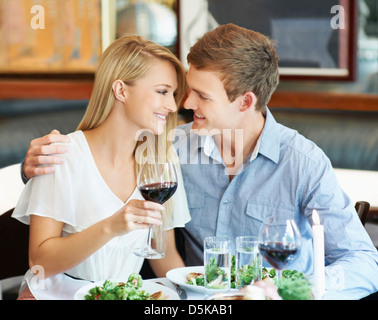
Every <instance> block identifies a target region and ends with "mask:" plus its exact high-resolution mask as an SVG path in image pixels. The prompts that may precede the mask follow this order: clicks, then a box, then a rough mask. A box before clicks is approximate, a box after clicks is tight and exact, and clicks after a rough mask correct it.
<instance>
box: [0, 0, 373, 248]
mask: <svg viewBox="0 0 378 320" xmlns="http://www.w3.org/2000/svg"><path fill="white" fill-rule="evenodd" d="M228 22H233V23H236V24H239V25H241V26H244V27H247V28H253V29H254V30H256V31H260V32H262V33H264V34H267V35H269V36H270V37H272V38H273V39H274V40H276V42H277V52H278V54H279V57H280V69H281V81H280V84H279V87H278V89H277V91H276V93H275V94H274V95H273V97H272V99H271V101H270V103H269V107H270V109H271V111H272V112H273V114H274V116H275V117H276V119H277V120H278V121H279V122H281V123H283V124H285V125H287V126H289V127H292V128H294V129H296V130H298V131H299V132H300V133H302V134H303V135H305V136H306V137H308V138H310V139H311V140H313V141H314V142H316V143H317V144H318V145H319V146H320V147H321V148H322V149H323V150H324V151H325V153H326V154H327V155H328V156H329V157H330V159H331V161H332V163H333V165H334V167H335V170H336V171H337V175H338V178H339V180H340V183H341V185H342V186H343V188H344V189H345V190H346V191H347V193H348V194H349V195H350V196H351V197H352V199H353V200H355V201H358V200H365V201H368V202H369V203H370V205H371V211H370V216H369V219H368V222H367V223H366V229H367V231H368V233H369V234H370V236H371V237H372V239H373V242H374V243H375V245H376V246H377V247H378V1H376V0H322V1H313V0H285V1H282V0H264V1H263V2H262V1H250V0H65V1H59V0H12V1H8V0H0V215H1V214H2V213H4V212H5V211H6V210H9V209H11V207H14V205H15V204H16V202H17V199H18V196H19V193H20V190H22V187H23V184H22V182H21V180H20V176H19V163H20V162H21V161H22V160H23V157H24V155H25V152H26V150H27V148H28V146H29V143H30V141H31V140H32V139H34V138H36V137H40V136H42V135H44V134H46V133H48V132H50V131H51V130H52V129H54V128H56V129H59V130H60V131H61V132H62V133H68V132H72V131H74V130H75V129H76V126H77V124H78V123H79V121H80V119H81V117H82V115H83V114H84V111H85V108H86V104H87V102H88V99H89V97H90V93H91V90H92V83H93V78H94V70H95V67H96V62H97V60H98V57H99V56H100V55H101V52H102V51H103V50H104V49H105V48H106V47H107V45H108V44H109V43H110V42H111V41H113V40H114V39H115V38H117V37H119V36H121V35H124V34H131V33H137V34H139V35H142V36H144V37H146V38H149V39H151V40H153V41H156V42H158V43H160V44H162V45H164V46H166V47H169V48H170V49H171V50H172V51H173V52H174V53H175V54H177V56H179V57H180V59H181V61H182V62H183V63H184V64H185V65H186V54H187V52H188V50H189V48H190V46H191V45H192V44H193V43H194V42H195V41H196V40H197V39H198V38H199V37H201V36H202V35H203V34H204V33H205V32H206V31H208V30H211V29H213V28H215V27H216V26H217V25H218V24H224V23H228ZM316 54H318V56H317V55H316ZM180 121H183V122H186V121H190V114H189V115H188V114H187V113H186V112H185V111H184V110H183V109H181V110H180Z"/></svg>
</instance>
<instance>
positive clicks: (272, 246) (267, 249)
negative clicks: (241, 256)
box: [259, 215, 302, 282]
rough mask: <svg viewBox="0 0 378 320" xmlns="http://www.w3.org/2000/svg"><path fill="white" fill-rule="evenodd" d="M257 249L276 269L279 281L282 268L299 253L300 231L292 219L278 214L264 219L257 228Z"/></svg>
mask: <svg viewBox="0 0 378 320" xmlns="http://www.w3.org/2000/svg"><path fill="white" fill-rule="evenodd" d="M259 241H260V244H259V250H260V253H261V255H262V256H264V257H265V258H266V259H267V260H268V262H269V263H270V264H271V265H272V267H273V268H274V269H276V272H277V276H276V279H277V281H278V282H279V281H280V279H281V276H282V269H284V268H287V266H288V265H289V264H290V263H291V262H292V261H293V260H294V258H295V257H296V256H298V255H299V251H300V247H301V243H302V242H301V233H300V231H299V229H298V226H297V224H296V223H295V221H294V219H287V218H285V217H281V216H280V215H275V216H270V217H267V219H265V221H264V223H263V224H262V225H261V228H260V230H259Z"/></svg>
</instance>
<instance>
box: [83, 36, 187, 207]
mask: <svg viewBox="0 0 378 320" xmlns="http://www.w3.org/2000/svg"><path fill="white" fill-rule="evenodd" d="M155 59H160V60H163V61H168V62H171V63H172V65H173V66H174V67H175V69H176V72H177V84H178V88H177V91H176V97H175V100H176V104H177V105H178V106H179V104H180V102H181V99H182V98H183V96H184V94H185V91H186V74H185V73H186V72H185V68H184V67H183V66H182V64H181V62H180V60H179V59H178V58H177V57H176V56H175V55H174V54H173V53H172V52H171V51H169V50H168V49H167V48H165V47H163V46H161V45H159V44H156V43H154V42H152V41H149V40H145V39H143V38H142V37H139V36H125V37H122V38H119V39H117V40H116V41H114V42H113V43H112V44H111V45H110V46H109V47H108V48H107V49H106V50H105V52H104V53H103V55H102V56H101V58H100V61H99V65H98V67H97V71H96V74H95V81H94V85H93V90H92V94H91V98H90V100H89V104H88V107H87V110H86V112H85V114H84V117H83V119H82V121H81V122H80V124H79V126H78V128H77V130H83V131H84V130H90V129H94V128H96V127H98V126H100V125H101V124H102V123H103V122H104V121H105V119H106V118H107V116H108V115H109V113H110V111H111V109H112V107H113V104H114V102H115V96H114V94H113V89H112V85H113V83H114V81H116V80H118V79H119V80H122V81H124V82H125V83H127V84H130V85H132V84H133V82H134V81H136V80H138V79H141V78H143V76H144V75H145V74H146V73H147V72H148V70H149V68H150V65H151V64H152V62H153V61H154V60H155ZM176 125H177V112H174V113H170V114H169V115H168V118H167V122H166V126H165V131H164V133H162V135H160V136H159V137H157V136H153V135H150V136H148V135H147V141H137V144H136V148H135V160H136V165H135V170H136V174H138V172H139V171H140V169H141V166H142V165H143V164H144V162H145V159H146V157H145V154H144V153H143V152H138V148H139V147H140V146H141V145H142V144H145V143H150V144H152V145H153V147H152V148H153V150H154V153H155V155H158V154H159V156H160V157H161V155H162V154H164V155H165V157H166V158H167V159H169V160H171V161H174V162H175V163H176V167H177V168H178V170H180V168H179V165H178V160H177V155H176V152H175V151H174V149H173V147H172V141H173V139H172V138H171V137H170V136H171V135H172V132H173V133H174V131H173V130H174V129H175V128H176ZM173 136H174V134H173ZM136 138H137V137H136ZM170 202H171V201H168V202H167V205H166V206H167V207H170V205H169V203H170Z"/></svg>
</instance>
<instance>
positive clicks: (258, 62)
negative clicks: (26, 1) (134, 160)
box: [25, 24, 378, 299]
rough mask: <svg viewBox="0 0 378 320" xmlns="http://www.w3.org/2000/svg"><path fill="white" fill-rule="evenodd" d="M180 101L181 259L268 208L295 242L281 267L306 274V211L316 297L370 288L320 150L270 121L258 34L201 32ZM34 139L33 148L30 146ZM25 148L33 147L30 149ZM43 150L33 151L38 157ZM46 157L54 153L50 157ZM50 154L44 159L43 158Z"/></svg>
mask: <svg viewBox="0 0 378 320" xmlns="http://www.w3.org/2000/svg"><path fill="white" fill-rule="evenodd" d="M188 62H189V65H190V68H189V71H188V74H187V81H188V86H189V91H188V97H187V99H186V101H185V103H184V107H185V108H186V109H192V110H193V112H194V121H193V123H190V124H186V125H184V126H182V127H179V128H178V129H177V141H176V148H177V151H178V154H179V156H180V162H181V166H182V172H183V177H184V184H185V189H186V192H187V196H188V202H189V208H190V213H191V216H192V220H191V221H190V222H189V223H188V224H187V225H186V226H185V229H184V231H183V236H184V239H185V241H184V242H185V248H186V251H185V253H186V264H187V265H200V264H202V263H203V238H204V237H206V236H212V235H228V236H229V237H230V238H231V239H232V240H233V241H234V239H235V237H236V236H239V235H257V234H258V231H259V228H260V227H261V225H262V221H263V220H264V219H265V218H266V217H267V216H270V215H280V216H285V217H288V218H293V219H295V221H296V223H297V225H298V227H299V229H300V232H301V235H302V247H301V250H300V255H299V257H298V259H297V260H296V261H295V264H294V265H292V266H290V267H291V268H292V269H296V270H298V271H300V272H304V273H305V274H308V275H310V276H311V274H312V273H313V248H312V230H311V224H312V219H311V215H312V212H313V210H314V209H315V210H317V212H318V213H319V215H320V217H321V220H322V224H323V225H324V229H325V259H326V265H327V266H326V280H327V292H326V294H325V295H324V298H325V299H359V298H362V297H364V296H367V295H369V294H370V293H373V292H376V291H377V289H378V266H377V264H378V254H377V250H376V249H375V248H374V246H373V244H372V242H371V240H370V238H369V236H368V234H367V233H366V231H365V229H364V228H363V226H362V224H361V223H360V221H359V218H358V215H357V214H356V212H355V210H354V204H353V203H352V202H351V200H350V198H349V197H348V196H347V195H346V194H345V193H344V192H343V191H342V190H341V188H340V186H339V185H338V182H337V179H336V177H335V175H334V171H333V168H332V166H331V163H330V161H329V159H328V158H327V157H326V156H325V154H324V153H323V152H322V151H321V150H320V149H319V148H318V147H317V146H316V145H315V144H314V143H312V142H311V141H309V140H307V139H305V138H304V137H303V136H301V135H299V134H298V133H297V132H296V131H294V130H291V129H289V128H286V127H284V126H282V125H280V124H278V123H276V121H275V120H274V118H273V116H272V114H271V113H270V111H269V109H268V108H267V107H266V105H267V103H268V101H269V99H270V97H271V95H272V93H273V92H274V90H275V89H276V87H277V85H278V78H279V74H278V58H277V55H276V52H275V49H274V47H273V44H272V42H271V41H270V40H269V39H267V38H266V37H264V36H263V35H261V34H259V33H257V32H254V31H251V30H247V29H244V28H241V27H238V26H235V25H233V24H228V25H224V26H220V27H218V28H216V29H215V30H213V31H211V32H209V33H207V34H206V35H204V37H203V38H202V39H200V40H199V41H198V42H197V43H196V44H195V45H194V46H193V47H192V48H191V51H190V53H189V55H188ZM49 140H51V141H61V138H60V137H59V135H56V134H55V135H54V134H51V135H49V136H46V137H44V138H40V140H38V139H37V140H34V141H33V142H32V144H31V147H30V148H29V151H28V154H27V157H26V159H25V172H26V175H27V176H28V177H31V176H33V175H35V174H40V173H42V172H43V171H45V170H48V169H46V168H37V167H36V164H39V163H52V162H55V161H56V159H57V157H45V156H43V155H44V154H48V153H55V152H58V150H56V149H55V147H54V146H43V148H46V150H42V151H37V149H39V148H41V146H42V145H43V144H46V143H48V142H51V141H49ZM35 145H37V147H35ZM33 148H36V149H34V151H33ZM41 155H42V156H41ZM51 158H54V160H53V161H50V160H49V159H51ZM51 160H52V159H51Z"/></svg>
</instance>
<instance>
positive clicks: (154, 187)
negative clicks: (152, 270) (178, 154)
mask: <svg viewBox="0 0 378 320" xmlns="http://www.w3.org/2000/svg"><path fill="white" fill-rule="evenodd" d="M137 186H138V189H139V191H140V193H141V194H142V196H143V198H144V199H145V200H148V201H153V202H157V203H160V204H163V203H165V202H166V201H168V200H169V199H170V198H171V197H172V196H173V194H174V193H175V192H176V189H177V174H176V168H175V165H174V164H173V163H171V162H153V163H150V162H146V163H145V164H144V165H143V167H142V169H141V171H140V172H139V174H138V179H137ZM156 228H157V227H156ZM151 229H152V226H151V225H150V226H149V228H148V236H147V243H146V246H145V247H144V248H137V249H135V250H134V254H135V255H137V256H139V257H143V258H147V259H160V258H163V257H164V254H165V253H164V249H163V247H161V248H152V247H151V231H152V230H151ZM159 233H160V234H162V233H163V230H161V232H159ZM159 233H158V232H155V242H156V243H162V242H164V239H157V236H158V234H159Z"/></svg>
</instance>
